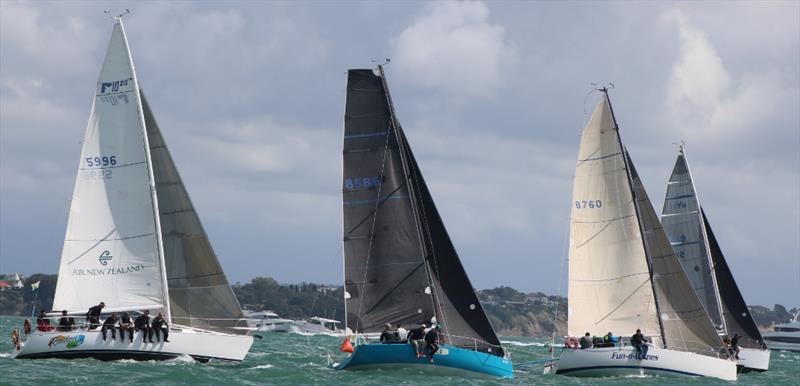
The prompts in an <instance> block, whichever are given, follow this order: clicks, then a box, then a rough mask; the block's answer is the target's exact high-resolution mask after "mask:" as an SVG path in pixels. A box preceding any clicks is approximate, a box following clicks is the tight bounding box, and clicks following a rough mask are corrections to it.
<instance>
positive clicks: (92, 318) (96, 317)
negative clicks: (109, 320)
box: [86, 302, 106, 330]
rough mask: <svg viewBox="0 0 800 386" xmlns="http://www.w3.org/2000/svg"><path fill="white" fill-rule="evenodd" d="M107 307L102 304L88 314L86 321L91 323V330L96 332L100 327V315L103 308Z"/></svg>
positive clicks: (91, 309)
mask: <svg viewBox="0 0 800 386" xmlns="http://www.w3.org/2000/svg"><path fill="white" fill-rule="evenodd" d="M105 306H106V304H105V303H103V302H100V304H98V305H96V306H94V307H92V308H90V309H89V312H87V313H86V321H88V322H89V329H90V330H94V329H95V328H97V327H99V326H100V314H102V313H103V308H104V307H105Z"/></svg>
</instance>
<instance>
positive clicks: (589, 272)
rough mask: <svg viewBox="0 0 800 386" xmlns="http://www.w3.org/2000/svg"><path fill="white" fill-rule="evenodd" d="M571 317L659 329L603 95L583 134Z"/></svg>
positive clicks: (576, 331)
mask: <svg viewBox="0 0 800 386" xmlns="http://www.w3.org/2000/svg"><path fill="white" fill-rule="evenodd" d="M568 291H569V294H568V298H569V318H568V319H569V322H568V324H569V325H568V331H569V334H570V335H572V336H582V335H583V334H584V333H585V332H589V333H591V334H594V335H603V334H605V333H606V332H609V331H611V332H614V333H617V334H626V335H627V334H633V332H634V331H636V329H637V328H639V329H641V330H642V333H643V334H645V335H648V336H660V329H659V323H658V319H657V316H656V303H655V298H654V296H653V288H652V284H651V282H650V271H649V268H648V264H647V258H646V255H645V250H644V247H643V244H642V239H641V234H640V230H639V224H638V219H637V214H636V208H635V207H634V202H633V198H632V193H631V189H630V183H629V180H628V173H627V171H626V165H625V159H624V158H623V152H622V147H621V146H620V142H619V140H618V138H617V127H616V123H615V122H614V119H613V116H612V112H611V108H610V105H609V102H608V99H607V98H606V97H605V96H604V97H603V99H602V100H601V101H600V103H599V104H598V105H597V108H596V109H595V111H594V113H592V116H591V118H590V119H589V121H588V123H587V124H586V127H585V128H584V129H583V134H582V136H581V145H580V150H579V152H578V164H577V167H576V169H575V184H574V188H573V192H572V215H571V218H570V246H569V289H568Z"/></svg>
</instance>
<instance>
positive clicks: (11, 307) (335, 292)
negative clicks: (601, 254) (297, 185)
mask: <svg viewBox="0 0 800 386" xmlns="http://www.w3.org/2000/svg"><path fill="white" fill-rule="evenodd" d="M56 279H57V276H56V275H49V274H39V273H37V274H33V275H31V276H29V277H28V278H26V279H25V286H24V288H21V289H14V288H8V289H5V290H3V291H0V315H18V316H28V317H30V315H31V310H32V309H31V307H32V306H33V301H34V299H36V310H42V309H44V310H47V311H50V310H52V307H53V296H54V294H55V287H56ZM37 281H38V282H40V284H39V289H38V290H37V291H38V294H37V293H35V292H34V291H33V290H32V289H31V286H30V284H31V283H35V282H37ZM231 287H232V288H233V291H234V293H236V297H237V298H238V299H239V303H240V304H241V305H242V307H243V308H245V309H249V310H252V311H262V310H270V311H274V312H275V313H277V314H278V315H280V316H283V317H287V318H292V319H304V318H308V317H312V316H322V317H326V318H331V319H338V320H344V300H343V299H344V293H343V289H342V287H341V286H331V285H324V284H315V283H300V284H280V283H278V282H277V281H276V280H275V279H272V278H269V277H257V278H254V279H252V280H251V281H250V282H249V283H244V284H242V283H235V284H232V285H231ZM478 298H479V299H480V301H481V304H482V305H483V307H484V309H485V310H486V314H487V315H488V317H489V320H490V321H491V323H492V325H493V326H494V328H495V330H497V332H498V334H500V335H513V336H535V337H545V336H550V335H552V334H553V333H554V330H555V333H556V336H562V335H564V334H565V333H566V324H567V299H566V298H565V297H562V296H557V295H546V294H543V293H540V292H537V293H524V292H520V291H517V290H515V289H513V288H511V287H504V286H503V287H497V288H493V289H486V290H480V291H478ZM100 300H102V299H98V301H100ZM750 311H751V313H752V314H753V317H754V318H755V320H756V321H757V322H758V324H759V327H761V328H762V329H769V328H770V327H771V326H772V325H773V324H775V323H785V322H788V321H790V320H791V318H792V315H793V314H794V313H796V312H797V311H798V309H797V308H793V309H791V310H787V309H786V307H784V306H783V305H780V304H775V305H774V306H773V307H772V308H771V309H770V308H768V307H764V306H758V305H755V306H750Z"/></svg>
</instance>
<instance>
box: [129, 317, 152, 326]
mask: <svg viewBox="0 0 800 386" xmlns="http://www.w3.org/2000/svg"><path fill="white" fill-rule="evenodd" d="M133 325H134V326H136V328H143V327H150V316H149V315H144V314H142V315H141V316H139V317H138V318H136V321H135V322H133Z"/></svg>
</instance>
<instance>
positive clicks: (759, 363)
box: [736, 348, 770, 373]
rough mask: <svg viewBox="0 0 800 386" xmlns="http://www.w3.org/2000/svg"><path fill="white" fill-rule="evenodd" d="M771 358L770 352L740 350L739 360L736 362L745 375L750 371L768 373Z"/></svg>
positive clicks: (748, 349)
mask: <svg viewBox="0 0 800 386" xmlns="http://www.w3.org/2000/svg"><path fill="white" fill-rule="evenodd" d="M769 356H770V351H769V350H760V349H754V348H740V349H739V359H737V360H736V365H737V366H739V368H740V369H741V371H742V372H743V373H747V372H750V371H767V370H768V369H769Z"/></svg>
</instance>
